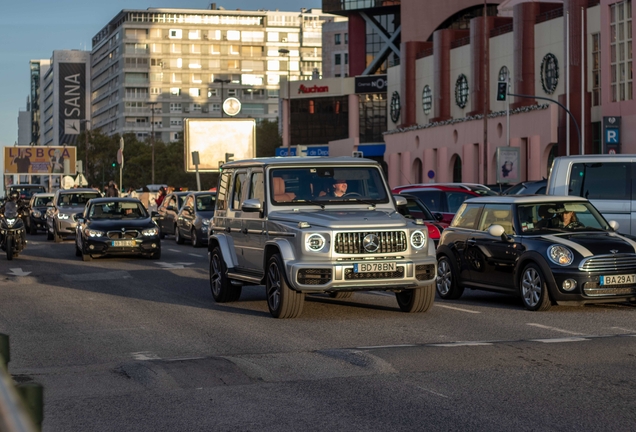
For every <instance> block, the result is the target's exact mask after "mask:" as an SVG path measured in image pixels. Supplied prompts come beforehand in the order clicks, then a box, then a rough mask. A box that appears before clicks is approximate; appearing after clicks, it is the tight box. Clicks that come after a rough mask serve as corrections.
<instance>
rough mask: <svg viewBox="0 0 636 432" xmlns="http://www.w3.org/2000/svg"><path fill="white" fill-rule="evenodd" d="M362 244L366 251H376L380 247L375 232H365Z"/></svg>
mask: <svg viewBox="0 0 636 432" xmlns="http://www.w3.org/2000/svg"><path fill="white" fill-rule="evenodd" d="M362 246H363V247H364V250H365V251H367V252H371V253H373V252H377V251H378V249H379V248H380V238H379V237H378V236H377V235H375V234H367V235H366V236H364V238H363V239H362Z"/></svg>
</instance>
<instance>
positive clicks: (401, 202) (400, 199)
mask: <svg viewBox="0 0 636 432" xmlns="http://www.w3.org/2000/svg"><path fill="white" fill-rule="evenodd" d="M393 198H394V199H395V205H396V206H398V207H400V206H405V205H407V204H408V201H407V200H406V198H404V197H403V196H400V195H393Z"/></svg>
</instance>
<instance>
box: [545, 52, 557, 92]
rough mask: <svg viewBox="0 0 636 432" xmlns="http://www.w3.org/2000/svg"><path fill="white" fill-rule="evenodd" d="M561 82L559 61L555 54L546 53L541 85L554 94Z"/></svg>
mask: <svg viewBox="0 0 636 432" xmlns="http://www.w3.org/2000/svg"><path fill="white" fill-rule="evenodd" d="M558 84H559V62H558V61H557V58H556V56H555V55H554V54H550V53H548V54H546V55H545V56H544V57H543V60H542V61H541V87H543V91H545V92H546V93H547V94H552V93H554V91H555V90H556V88H557V85H558Z"/></svg>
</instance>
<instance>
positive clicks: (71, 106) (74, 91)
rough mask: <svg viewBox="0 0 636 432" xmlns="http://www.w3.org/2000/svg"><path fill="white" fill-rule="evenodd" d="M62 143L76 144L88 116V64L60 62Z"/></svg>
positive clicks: (60, 129) (60, 127) (60, 125)
mask: <svg viewBox="0 0 636 432" xmlns="http://www.w3.org/2000/svg"><path fill="white" fill-rule="evenodd" d="M59 76H60V78H59V86H60V88H59V95H60V96H59V113H60V115H59V119H60V120H59V131H60V134H59V137H60V141H59V142H60V144H76V143H77V136H78V135H79V134H80V127H81V124H82V123H81V120H82V119H85V118H86V64H85V63H60V64H59Z"/></svg>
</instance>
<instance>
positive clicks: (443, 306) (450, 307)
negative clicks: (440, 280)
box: [435, 303, 481, 314]
mask: <svg viewBox="0 0 636 432" xmlns="http://www.w3.org/2000/svg"><path fill="white" fill-rule="evenodd" d="M435 306H438V307H441V308H445V309H452V310H456V311H460V312H468V313H473V314H480V313H481V312H479V311H474V310H470V309H462V308H458V307H453V306H446V305H441V304H438V303H435Z"/></svg>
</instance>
